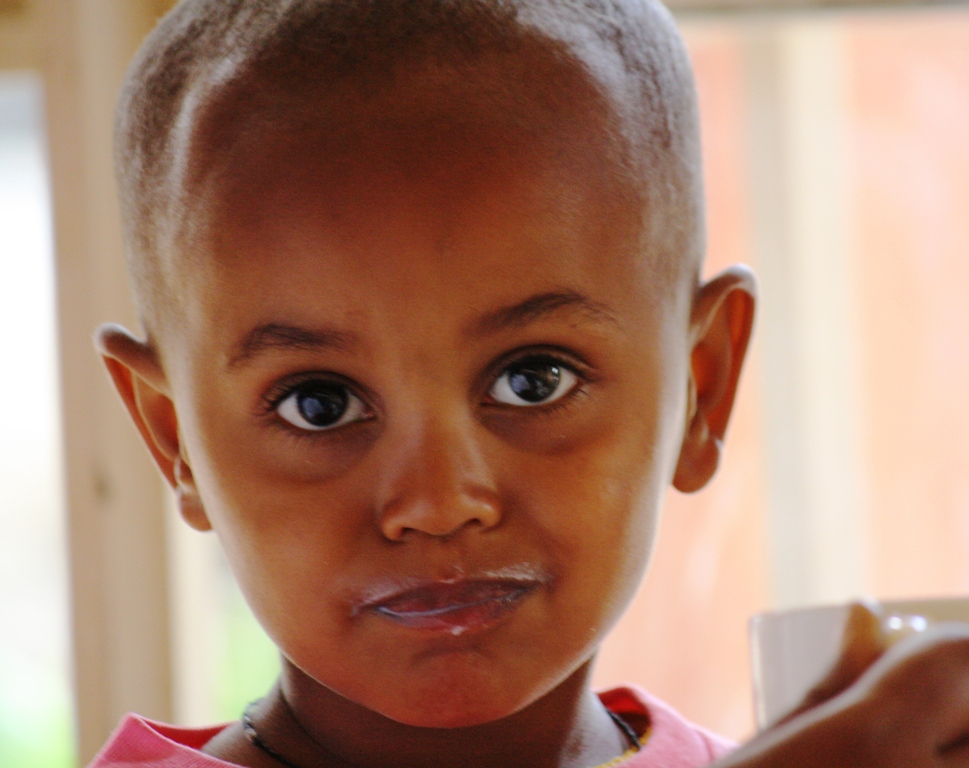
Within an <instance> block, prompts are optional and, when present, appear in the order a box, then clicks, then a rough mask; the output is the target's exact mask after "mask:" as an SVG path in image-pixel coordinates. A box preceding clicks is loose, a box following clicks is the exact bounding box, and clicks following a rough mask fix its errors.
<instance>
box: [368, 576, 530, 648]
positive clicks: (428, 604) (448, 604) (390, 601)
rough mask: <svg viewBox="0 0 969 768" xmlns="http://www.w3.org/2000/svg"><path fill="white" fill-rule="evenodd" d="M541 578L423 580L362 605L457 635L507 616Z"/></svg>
mask: <svg viewBox="0 0 969 768" xmlns="http://www.w3.org/2000/svg"><path fill="white" fill-rule="evenodd" d="M542 581H543V580H542V579H538V578H527V579H523V578H514V579H508V578H479V579H462V580H458V581H434V582H425V583H423V584H420V585H419V586H413V587H409V588H406V587H405V588H401V589H398V590H395V591H393V592H392V593H391V594H386V593H385V594H384V595H382V596H381V597H380V598H379V599H377V600H373V601H371V602H369V603H368V604H367V605H365V606H364V608H365V610H366V611H368V612H371V613H373V614H376V615H377V616H379V617H381V618H384V619H389V620H390V621H392V622H394V623H395V624H398V625H400V626H403V627H408V628H410V629H417V630H426V631H431V632H435V631H436V632H447V633H450V634H453V635H461V634H464V633H465V632H468V631H472V630H478V629H484V628H486V627H490V626H492V625H494V624H496V623H498V622H499V621H501V620H502V619H504V618H505V617H507V616H509V615H510V614H511V613H513V612H514V611H515V609H517V608H518V606H519V604H520V603H521V602H522V600H524V599H525V598H526V597H527V596H528V595H529V594H530V593H532V592H533V591H534V590H535V589H537V588H538V587H539V586H540V585H541V583H542Z"/></svg>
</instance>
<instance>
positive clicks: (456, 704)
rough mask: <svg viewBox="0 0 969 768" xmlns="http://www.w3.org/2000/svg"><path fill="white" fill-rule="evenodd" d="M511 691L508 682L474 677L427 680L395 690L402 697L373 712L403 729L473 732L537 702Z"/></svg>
mask: <svg viewBox="0 0 969 768" xmlns="http://www.w3.org/2000/svg"><path fill="white" fill-rule="evenodd" d="M510 688H511V686H509V685H508V684H507V682H506V683H505V684H500V681H498V680H494V679H482V676H480V675H474V674H471V675H464V676H461V677H460V678H459V679H455V678H454V677H450V676H442V678H438V679H436V680H435V679H433V678H432V679H428V678H426V677H425V678H423V679H421V680H419V681H418V682H417V683H416V684H414V685H405V686H401V687H399V688H396V690H395V693H399V694H400V695H395V696H394V697H393V699H392V700H385V701H383V702H380V703H379V704H378V705H377V706H375V707H373V708H374V709H376V710H377V711H379V712H380V713H381V714H383V715H384V716H385V717H389V718H390V719H392V720H396V721H397V722H399V723H402V724H404V725H411V726H415V727H419V728H470V727H473V726H476V725H483V724H485V723H490V722H494V721H496V720H501V719H502V718H505V717H508V716H510V715H513V714H514V713H515V712H518V711H519V710H521V709H523V708H524V707H526V706H528V704H529V703H531V701H533V700H534V699H535V698H537V696H534V697H529V696H516V695H515V692H514V691H513V690H510ZM388 698H389V697H388Z"/></svg>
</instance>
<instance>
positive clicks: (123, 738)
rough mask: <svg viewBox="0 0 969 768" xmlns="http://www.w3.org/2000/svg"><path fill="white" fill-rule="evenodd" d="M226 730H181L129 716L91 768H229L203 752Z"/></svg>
mask: <svg viewBox="0 0 969 768" xmlns="http://www.w3.org/2000/svg"><path fill="white" fill-rule="evenodd" d="M226 727H227V725H226V724H223V725H215V726H210V727H208V728H178V727H176V726H173V725H166V724H165V723H157V722H154V721H153V720H148V719H147V718H144V717H140V716H139V715H133V714H128V715H126V716H125V718H124V719H123V720H122V721H121V723H120V724H119V725H118V727H117V728H116V729H115V731H114V733H113V734H112V735H111V738H110V739H109V740H108V742H107V744H105V745H104V747H102V749H101V751H100V752H98V754H97V756H96V757H95V758H94V761H93V762H92V763H91V764H90V766H89V768H121V766H124V768H226V766H229V765H230V764H229V763H226V762H224V761H222V760H218V759H216V758H214V757H210V756H209V755H206V754H203V753H202V752H201V751H200V750H201V749H202V747H204V746H205V745H206V744H207V743H208V742H209V741H210V740H211V739H212V738H213V737H214V736H216V735H217V734H218V733H219V732H220V731H222V730H223V729H224V728H226Z"/></svg>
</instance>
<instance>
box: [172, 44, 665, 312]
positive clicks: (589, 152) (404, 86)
mask: <svg viewBox="0 0 969 768" xmlns="http://www.w3.org/2000/svg"><path fill="white" fill-rule="evenodd" d="M385 74H386V73H385ZM237 80H238V82H233V83H232V84H231V86H229V87H228V88H227V89H226V92H224V93H221V94H219V95H218V96H217V97H216V98H213V99H212V100H211V103H209V104H207V105H205V108H204V109H201V110H199V119H198V121H197V123H196V126H195V130H194V133H193V134H192V136H191V142H190V145H191V146H190V152H191V162H190V163H188V166H187V167H188V168H189V174H188V177H187V179H186V183H185V184H184V185H183V188H182V189H183V194H185V195H186V197H188V198H190V200H191V206H186V209H189V207H190V208H191V214H190V215H189V216H187V217H185V218H183V219H182V222H181V223H182V225H183V226H182V231H181V233H180V237H179V238H178V239H179V240H180V241H181V244H182V246H183V247H180V248H178V249H177V253H176V260H177V262H180V263H176V264H173V266H174V267H175V269H174V270H173V271H174V273H175V274H174V275H173V277H174V281H173V282H174V283H175V285H176V287H177V289H178V291H179V294H180V295H183V296H187V295H189V294H190V293H192V291H191V290H188V289H189V288H191V287H192V286H190V285H189V283H192V284H194V287H195V288H198V287H199V280H200V279H201V277H203V276H205V275H214V274H221V275H223V276H224V275H227V274H231V275H234V276H235V277H236V278H239V277H241V275H243V274H246V273H251V274H254V273H256V272H259V271H260V270H261V269H262V268H263V266H264V265H265V264H266V263H268V262H273V263H274V264H276V265H277V266H279V265H281V264H284V263H285V264H286V265H287V266H288V267H289V268H294V267H295V265H296V264H297V263H299V264H303V265H304V266H305V265H306V263H307V259H308V258H309V259H310V261H311V262H313V263H315V264H317V265H319V264H321V263H323V262H324V261H326V260H329V267H328V268H330V269H336V266H335V264H336V262H337V261H339V262H340V265H341V266H340V268H341V269H343V268H346V269H351V271H352V270H356V271H360V270H361V269H362V270H364V271H365V272H367V274H368V276H369V277H371V278H372V277H373V275H374V274H376V273H375V272H374V269H375V266H374V264H373V263H372V262H373V260H374V259H378V260H380V257H381V256H385V255H386V253H387V251H388V250H389V251H391V252H393V253H394V255H395V258H394V259H393V260H391V261H390V262H387V260H386V259H383V260H382V261H381V265H382V267H388V268H389V272H387V274H388V275H392V277H388V279H390V280H392V281H395V282H399V280H400V279H402V275H411V276H413V275H416V274H423V275H424V277H425V278H427V277H428V275H429V274H430V272H429V271H428V270H432V267H433V268H434V269H436V270H437V272H436V277H435V278H434V279H438V280H440V279H450V280H453V279H455V278H457V277H459V276H461V275H463V276H464V277H465V278H468V279H470V280H471V281H472V282H475V283H478V284H480V283H481V281H482V280H483V279H484V277H483V276H485V275H488V274H490V275H503V276H504V277H506V278H508V277H511V276H515V275H517V276H518V277H519V278H520V277H521V276H522V275H524V274H526V273H527V274H528V275H530V276H531V278H535V279H533V280H532V282H533V283H535V284H536V285H537V284H538V283H541V282H542V278H543V276H544V278H546V279H545V282H546V283H548V284H549V287H553V288H555V287H561V286H560V285H551V283H555V282H556V281H558V283H561V282H562V281H563V280H565V281H568V280H573V278H575V279H577V280H578V281H579V282H581V277H580V276H579V275H578V273H582V274H585V273H587V272H588V271H589V270H590V269H592V270H594V271H596V272H598V273H600V276H601V277H605V276H606V275H607V274H608V275H613V277H612V278H610V279H611V280H616V281H617V282H618V283H622V282H624V281H626V279H627V278H628V275H627V278H623V277H615V275H617V274H619V273H624V272H628V269H634V271H637V272H638V271H641V270H642V268H643V267H644V266H648V262H649V254H648V251H649V249H650V240H652V239H653V238H651V237H649V234H650V233H649V231H648V229H649V227H648V226H647V220H648V218H649V217H648V215H647V214H648V210H647V208H648V196H647V195H645V194H644V193H643V190H642V188H641V185H640V184H639V183H638V182H637V180H636V178H635V175H636V174H635V172H634V171H633V170H632V166H633V163H632V162H631V161H630V158H631V156H632V149H631V147H630V142H629V140H628V134H627V132H626V131H625V130H624V126H623V116H622V115H621V114H619V113H618V112H617V111H616V110H615V109H613V108H612V102H611V100H610V98H609V96H608V94H607V93H605V92H604V89H603V86H602V84H601V83H600V82H599V81H598V80H596V79H595V78H593V77H591V76H590V75H589V74H588V73H587V72H586V71H584V70H583V69H582V68H581V67H579V66H577V65H576V64H575V63H574V62H570V63H568V65H563V64H562V62H560V61H557V60H555V59H554V57H549V56H548V55H547V51H542V50H540V51H538V52H537V53H534V52H529V51H525V52H522V51H515V52H514V53H512V54H508V53H502V52H498V53H491V54H483V55H480V56H479V57H478V58H477V59H476V60H475V62H474V65H473V66H462V65H460V64H455V63H454V62H429V61H426V60H424V61H416V62H411V63H405V64H398V65H397V66H396V67H395V69H394V71H393V73H392V76H391V77H384V78H383V79H381V80H379V81H375V80H368V79H367V78H360V77H353V78H343V79H341V78H330V79H328V81H327V83H326V86H325V87H319V86H318V85H317V84H315V83H299V84H296V85H291V87H289V88H280V84H279V82H278V80H277V79H275V78H273V77H269V78H266V77H262V76H260V77H257V78H247V77H246V76H245V75H243V76H242V77H241V78H237ZM472 230H473V231H474V235H473V237H470V235H469V233H470V232H471V231H472ZM462 237H464V240H465V241H468V242H464V243H460V242H459V241H461V239H462ZM470 239H475V240H476V242H475V244H474V245H472V244H471V243H470V242H469V240H470ZM580 241H581V244H580ZM190 242H191V243H192V246H191V247H186V246H187V244H188V243H190ZM418 243H420V244H421V245H420V246H418V245H417V244H418ZM592 250H595V251H596V253H595V254H593V253H592V252H591V251H592ZM620 255H621V257H622V259H623V260H624V262H625V263H623V264H620V263H619V262H615V263H613V262H614V261H615V260H616V259H617V258H618V257H619V256H620ZM189 260H191V262H192V264H191V268H187V262H188V261H189ZM610 260H611V261H610ZM200 261H202V262H204V263H203V264H200ZM385 262H386V263H385ZM458 262H460V268H459V269H454V267H455V265H456V264H457V263H458ZM580 263H581V266H580ZM405 265H406V266H405ZM445 265H446V266H449V267H451V272H452V273H454V274H451V275H450V276H449V277H444V276H443V273H442V271H441V268H442V266H445ZM200 266H202V267H203V268H201V269H200V268H199V267H200ZM613 267H614V268H613ZM308 269H309V270H312V266H309V267H308ZM576 270H577V272H576ZM617 270H618V271H617ZM338 271H339V270H338ZM385 271H387V270H385ZM432 271H433V270H432ZM343 276H344V278H345V277H346V276H347V275H346V273H344V275H343ZM556 276H557V277H556ZM258 279H260V280H262V279H263V278H258ZM516 279H517V278H516ZM206 282H207V283H208V284H209V285H210V286H211V285H216V286H217V285H225V284H226V280H225V279H224V278H219V279H217V280H215V281H214V282H213V281H211V280H208V281H206ZM229 282H231V281H229ZM492 282H495V281H494V280H492ZM498 282H499V283H500V281H498ZM371 283H372V280H371ZM495 287H496V289H497V290H498V291H499V292H500V291H501V290H504V289H503V288H501V287H500V286H495ZM538 287H539V288H541V287H542V286H540V285H539V286H538ZM369 290H371V291H375V290H377V289H376V288H375V287H374V286H373V285H372V284H371V285H370V288H369ZM499 298H501V299H504V298H505V297H495V299H496V301H497V300H498V299H499ZM508 298H514V297H508Z"/></svg>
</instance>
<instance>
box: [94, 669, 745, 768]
mask: <svg viewBox="0 0 969 768" xmlns="http://www.w3.org/2000/svg"><path fill="white" fill-rule="evenodd" d="M599 698H601V699H602V702H603V703H604V704H605V705H606V706H607V707H608V708H609V709H611V710H612V711H613V712H615V713H616V714H618V715H622V714H635V715H640V716H641V715H644V714H645V715H646V716H647V717H648V718H649V721H650V724H651V728H650V735H649V739H648V740H647V741H646V743H645V745H644V746H643V748H642V749H641V750H640V751H639V752H636V753H635V754H633V755H632V756H630V757H629V758H628V759H627V760H625V761H623V762H622V763H620V765H621V766H622V768H697V767H698V766H702V765H707V764H708V763H710V762H712V761H713V760H715V759H717V758H718V757H720V756H721V755H724V754H726V753H727V752H728V751H730V749H732V748H733V747H734V746H735V745H734V744H733V743H732V742H729V741H727V740H725V739H722V738H720V737H719V736H715V735H713V734H712V733H710V732H709V731H706V730H704V729H703V728H700V727H699V726H697V725H693V724H692V723H690V722H688V721H687V720H685V719H683V717H682V716H681V715H679V714H678V713H677V712H676V711H674V710H673V709H672V708H670V707H669V706H667V705H666V704H664V703H663V702H661V701H660V700H659V699H656V698H654V697H652V696H650V695H649V694H648V693H646V692H645V691H642V690H640V689H638V688H634V687H629V688H615V689H613V690H611V691H606V692H605V693H600V694H599ZM225 727H227V726H225V725H217V726H212V727H209V728H176V727H175V726H172V725H164V724H162V723H155V722H152V721H151V720H146V719H144V718H143V717H138V716H137V715H128V716H127V717H125V719H124V720H122V721H121V724H120V725H119V726H118V728H117V730H115V732H114V734H113V735H112V736H111V738H110V739H109V740H108V743H107V744H105V745H104V747H103V748H102V749H101V751H100V752H99V753H98V755H97V757H95V758H94V762H93V763H91V765H90V766H89V768H231V766H232V764H231V763H227V762H225V761H223V760H217V759H216V758H214V757H209V756H208V755H204V754H202V753H201V752H199V750H200V749H201V748H202V747H203V746H205V744H206V743H207V742H208V741H209V739H211V738H212V737H213V736H215V735H216V734H218V733H219V732H220V731H221V730H222V729H223V728H225Z"/></svg>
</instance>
